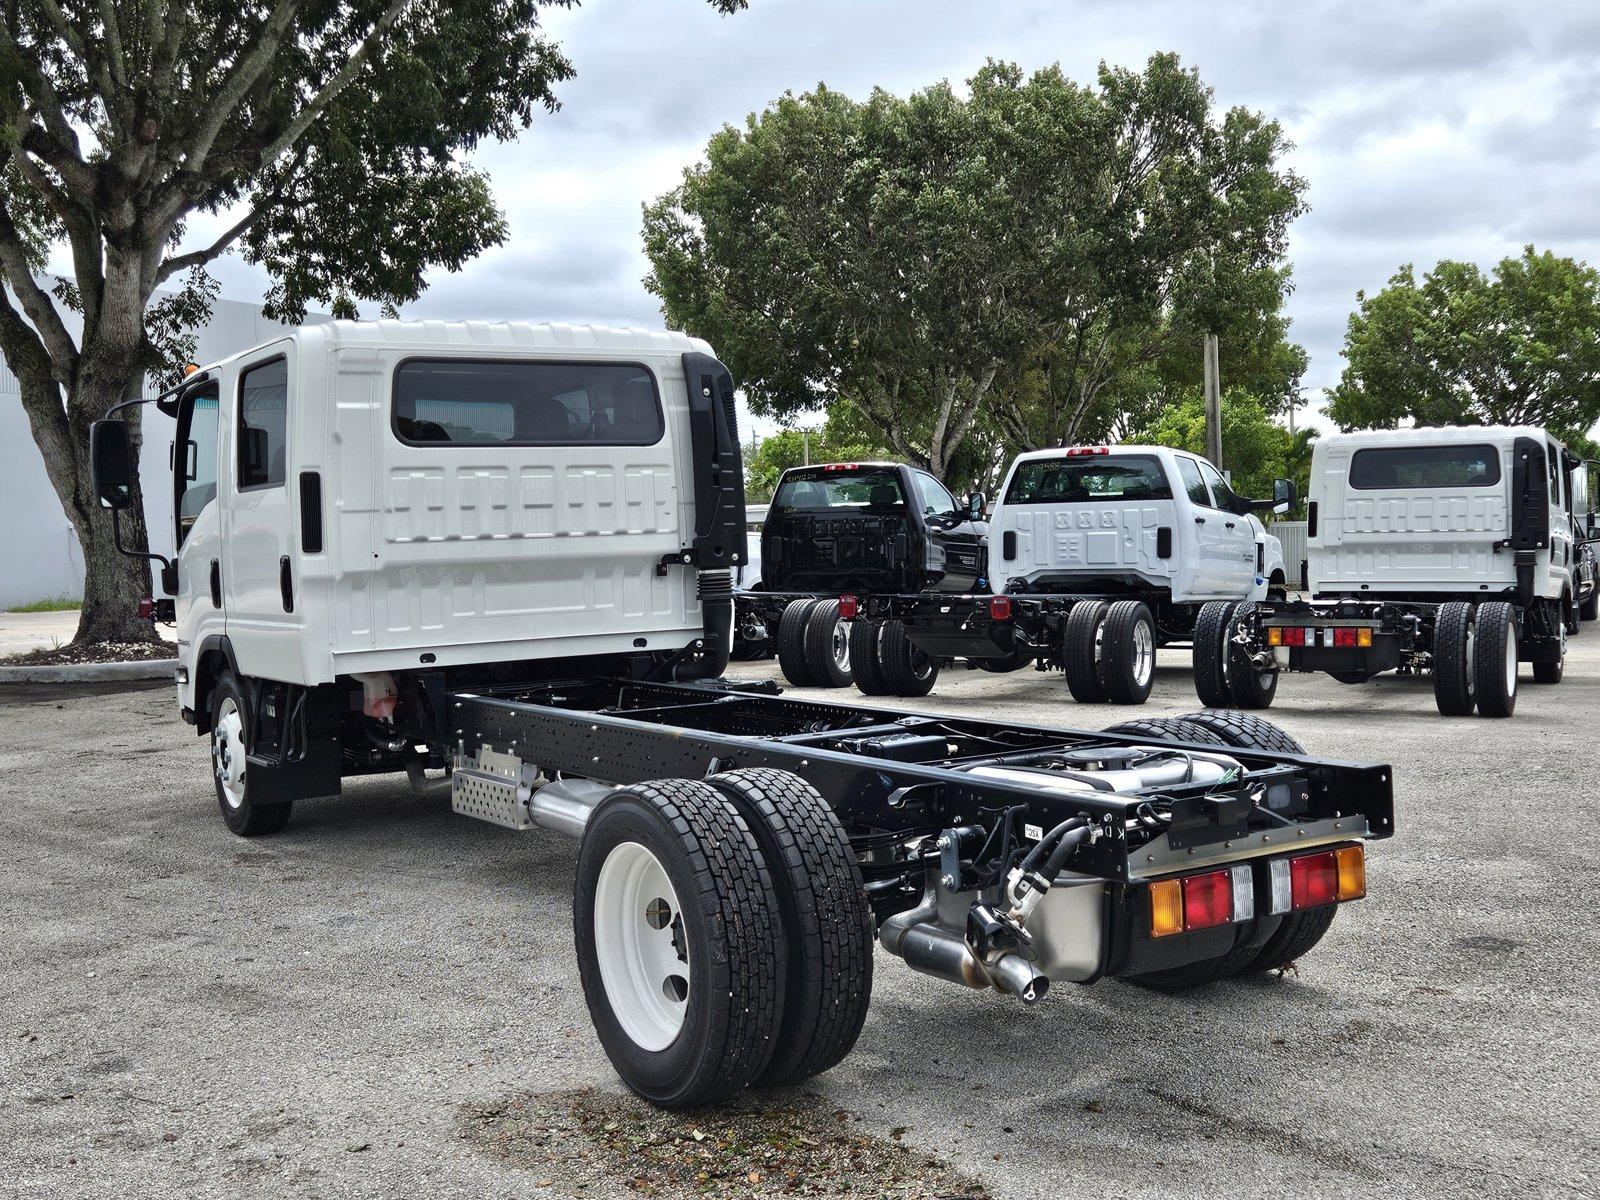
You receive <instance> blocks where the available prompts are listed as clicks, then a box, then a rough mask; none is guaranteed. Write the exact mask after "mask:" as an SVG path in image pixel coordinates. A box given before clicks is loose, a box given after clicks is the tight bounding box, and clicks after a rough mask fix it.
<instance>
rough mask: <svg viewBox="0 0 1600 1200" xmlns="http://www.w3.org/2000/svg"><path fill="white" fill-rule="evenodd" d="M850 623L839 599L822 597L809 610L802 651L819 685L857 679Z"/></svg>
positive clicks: (843, 684) (846, 683)
mask: <svg viewBox="0 0 1600 1200" xmlns="http://www.w3.org/2000/svg"><path fill="white" fill-rule="evenodd" d="M850 624H851V623H850V622H849V621H841V620H840V619H839V602H838V601H837V600H819V601H817V602H816V603H815V604H813V605H812V606H811V611H810V612H808V613H807V614H806V623H805V628H804V630H803V631H802V633H801V635H800V644H801V652H802V653H803V654H804V655H805V659H806V669H807V670H808V671H809V672H810V674H811V678H812V679H813V680H815V681H816V682H815V686H816V687H825V688H842V687H849V686H850V685H851V684H852V683H854V682H855V675H854V673H853V672H852V671H851V670H850Z"/></svg>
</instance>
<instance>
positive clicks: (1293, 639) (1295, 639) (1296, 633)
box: [1283, 625, 1306, 646]
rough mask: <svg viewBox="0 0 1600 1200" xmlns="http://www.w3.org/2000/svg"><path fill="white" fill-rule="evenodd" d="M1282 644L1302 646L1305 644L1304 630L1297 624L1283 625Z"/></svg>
mask: <svg viewBox="0 0 1600 1200" xmlns="http://www.w3.org/2000/svg"><path fill="white" fill-rule="evenodd" d="M1283 644H1284V645H1285V646H1304V645H1305V644H1306V631H1305V630H1304V629H1302V628H1301V627H1300V626H1299V625H1286V626H1284V629H1283Z"/></svg>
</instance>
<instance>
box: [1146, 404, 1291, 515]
mask: <svg viewBox="0 0 1600 1200" xmlns="http://www.w3.org/2000/svg"><path fill="white" fill-rule="evenodd" d="M1316 436H1317V435H1316V432H1315V431H1314V430H1310V429H1303V428H1302V429H1298V430H1295V431H1294V432H1292V433H1291V432H1290V431H1289V429H1288V428H1287V427H1286V426H1283V425H1280V424H1278V422H1277V421H1276V420H1274V419H1273V414H1272V412H1271V411H1270V409H1269V406H1268V405H1267V404H1264V403H1263V402H1262V401H1261V400H1260V399H1259V398H1257V397H1255V396H1252V395H1251V394H1250V393H1249V392H1246V391H1242V390H1239V389H1230V390H1229V391H1227V392H1224V393H1223V396H1222V467H1223V469H1224V470H1225V471H1227V472H1228V474H1229V476H1230V482H1231V483H1232V485H1233V490H1234V491H1235V492H1237V493H1238V494H1239V495H1241V496H1248V497H1251V498H1252V499H1258V500H1259V499H1266V498H1268V497H1270V496H1271V495H1272V482H1273V480H1275V479H1288V480H1291V481H1292V482H1293V483H1294V485H1295V495H1296V496H1297V497H1299V499H1300V500H1302V501H1303V500H1304V498H1305V494H1306V489H1307V487H1308V485H1309V484H1310V480H1311V450H1312V443H1313V442H1314V441H1315V440H1316ZM1128 440H1129V441H1131V442H1141V443H1144V444H1147V445H1156V446H1172V447H1174V448H1176V449H1179V450H1188V451H1190V452H1192V453H1194V454H1204V453H1205V452H1206V406H1205V400H1204V398H1203V397H1201V396H1199V395H1195V396H1191V397H1189V398H1187V399H1184V400H1181V401H1179V402H1178V403H1175V404H1171V405H1169V406H1168V407H1166V408H1164V409H1162V410H1161V412H1160V413H1158V414H1157V415H1156V416H1155V417H1154V418H1153V419H1151V420H1150V421H1149V422H1147V423H1146V424H1144V425H1142V426H1140V427H1139V428H1137V429H1134V430H1132V431H1131V432H1130V434H1129V438H1128Z"/></svg>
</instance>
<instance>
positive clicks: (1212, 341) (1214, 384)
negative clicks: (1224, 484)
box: [1206, 333, 1222, 471]
mask: <svg viewBox="0 0 1600 1200" xmlns="http://www.w3.org/2000/svg"><path fill="white" fill-rule="evenodd" d="M1217 375H1218V372H1217V335H1216V334H1214V333H1208V334H1206V457H1207V458H1208V459H1210V460H1211V465H1212V466H1213V467H1215V468H1216V469H1217V470H1219V471H1220V470H1222V384H1221V382H1220V380H1219V379H1218V377H1217Z"/></svg>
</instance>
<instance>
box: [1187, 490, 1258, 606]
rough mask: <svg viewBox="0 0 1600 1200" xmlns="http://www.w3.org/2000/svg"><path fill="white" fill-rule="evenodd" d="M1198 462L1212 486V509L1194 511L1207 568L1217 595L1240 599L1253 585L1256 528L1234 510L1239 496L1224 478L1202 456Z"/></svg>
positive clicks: (1237, 505) (1236, 507)
mask: <svg viewBox="0 0 1600 1200" xmlns="http://www.w3.org/2000/svg"><path fill="white" fill-rule="evenodd" d="M1197 465H1198V466H1199V468H1200V476H1201V478H1203V479H1204V480H1205V481H1206V486H1207V487H1208V488H1210V489H1211V509H1210V510H1209V511H1202V512H1200V513H1198V514H1196V516H1197V520H1200V521H1203V522H1204V525H1203V529H1204V531H1205V538H1204V541H1205V542H1207V543H1209V546H1210V555H1211V557H1212V561H1210V562H1209V563H1208V564H1207V567H1208V570H1210V571H1213V572H1214V573H1215V579H1216V587H1217V589H1218V592H1217V594H1218V595H1221V596H1226V597H1230V598H1234V599H1243V598H1244V597H1246V596H1248V595H1249V594H1250V590H1251V588H1252V587H1254V586H1255V579H1256V537H1255V530H1254V529H1253V528H1252V527H1251V524H1250V522H1249V521H1247V520H1245V519H1244V517H1242V516H1240V515H1239V513H1238V512H1237V509H1238V507H1239V500H1238V497H1237V496H1235V495H1234V494H1233V489H1232V488H1230V487H1229V486H1228V482H1227V480H1225V479H1223V478H1222V475H1221V474H1220V473H1219V472H1218V471H1217V469H1216V468H1215V467H1213V466H1212V465H1211V464H1210V463H1208V462H1206V461H1205V460H1204V459H1200V460H1198V461H1197Z"/></svg>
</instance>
